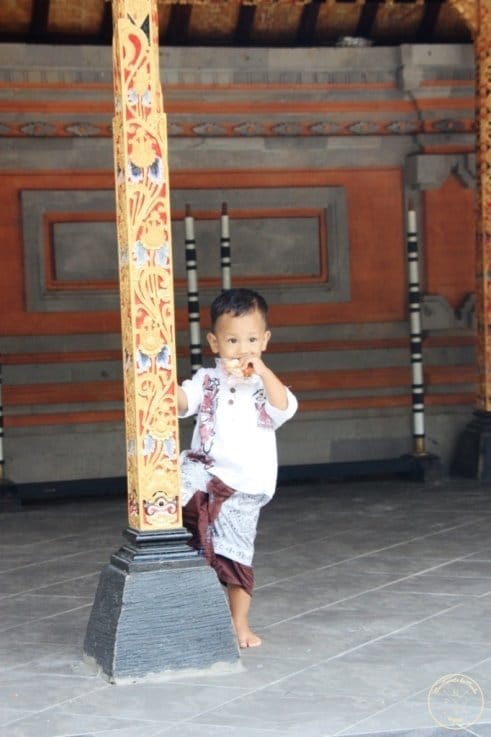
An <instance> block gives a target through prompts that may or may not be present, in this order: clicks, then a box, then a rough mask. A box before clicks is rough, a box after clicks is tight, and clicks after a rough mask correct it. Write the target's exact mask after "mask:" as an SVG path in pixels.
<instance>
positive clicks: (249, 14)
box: [233, 5, 256, 46]
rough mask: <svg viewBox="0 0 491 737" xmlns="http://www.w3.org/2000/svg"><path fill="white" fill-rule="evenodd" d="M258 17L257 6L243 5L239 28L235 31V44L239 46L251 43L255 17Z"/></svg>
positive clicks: (238, 23)
mask: <svg viewBox="0 0 491 737" xmlns="http://www.w3.org/2000/svg"><path fill="white" fill-rule="evenodd" d="M255 15H256V6H255V5H241V7H240V10H239V17H238V20H237V27H236V29H235V35H234V40H233V42H234V44H238V45H239V46H240V45H242V44H247V43H249V41H250V39H251V35H252V28H253V26H254V16H255Z"/></svg>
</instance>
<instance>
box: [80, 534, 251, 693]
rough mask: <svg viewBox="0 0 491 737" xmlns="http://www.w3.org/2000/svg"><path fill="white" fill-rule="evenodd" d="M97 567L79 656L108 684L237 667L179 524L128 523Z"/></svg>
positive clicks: (223, 611) (209, 582)
mask: <svg viewBox="0 0 491 737" xmlns="http://www.w3.org/2000/svg"><path fill="white" fill-rule="evenodd" d="M124 535H125V537H126V538H127V540H128V543H127V544H126V545H124V546H123V547H122V548H121V549H120V550H119V551H118V552H117V553H115V554H114V555H112V556H111V561H110V563H109V564H108V565H107V566H105V568H104V569H103V570H102V572H101V576H100V579H99V586H98V589H97V593H96V596H95V601H94V605H93V608H92V612H91V615H90V618H89V623H88V626H87V633H86V636H85V643H84V660H85V661H86V662H87V663H89V664H90V665H91V666H93V667H98V668H99V669H100V672H101V674H102V675H103V676H104V677H105V678H107V680H109V681H110V682H111V683H133V682H137V681H147V682H152V681H159V680H164V679H165V677H166V676H169V675H172V674H173V675H175V674H176V672H179V673H180V674H182V675H185V674H186V671H189V673H193V674H195V673H196V672H197V671H204V670H209V669H210V668H213V670H214V671H218V672H220V671H236V670H238V669H240V668H241V665H240V655H239V650H238V646H237V642H236V637H235V632H234V629H233V625H232V620H231V617H230V610H229V607H228V602H227V600H226V597H225V594H224V591H223V589H222V586H221V584H220V583H219V581H218V579H217V577H216V574H215V571H214V570H213V569H212V568H210V566H208V565H207V564H206V563H205V561H204V560H203V559H202V558H201V557H199V556H198V555H197V554H196V553H195V552H194V551H193V550H191V548H190V547H189V546H188V545H187V544H186V541H187V540H188V539H189V537H190V536H189V533H188V532H187V531H186V530H185V529H183V528H181V529H179V530H176V531H174V530H172V531H167V532H158V533H141V532H138V531H136V530H132V529H128V530H126V531H125V533H124Z"/></svg>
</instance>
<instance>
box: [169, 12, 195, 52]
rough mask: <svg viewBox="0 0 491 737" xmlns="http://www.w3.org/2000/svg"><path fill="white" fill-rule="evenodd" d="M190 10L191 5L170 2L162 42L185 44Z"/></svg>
mask: <svg viewBox="0 0 491 737" xmlns="http://www.w3.org/2000/svg"><path fill="white" fill-rule="evenodd" d="M192 12H193V6H192V5H180V4H179V5H175V4H172V6H171V10H170V15H169V23H168V24H167V31H166V33H165V38H164V43H168V44H185V43H186V42H187V40H188V35H189V23H190V21H191V13H192Z"/></svg>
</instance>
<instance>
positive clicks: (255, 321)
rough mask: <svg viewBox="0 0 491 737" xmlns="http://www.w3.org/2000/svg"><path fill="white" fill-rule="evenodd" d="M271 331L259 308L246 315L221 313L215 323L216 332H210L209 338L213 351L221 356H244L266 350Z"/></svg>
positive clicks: (258, 354)
mask: <svg viewBox="0 0 491 737" xmlns="http://www.w3.org/2000/svg"><path fill="white" fill-rule="evenodd" d="M270 337H271V333H270V331H269V330H267V329H266V323H265V321H264V317H263V316H262V315H261V313H260V312H259V310H251V311H250V312H247V313H246V314H245V315H232V314H230V313H227V312H226V313H225V314H224V315H220V317H219V318H218V320H217V321H216V324H215V332H214V333H208V335H207V339H208V343H209V346H210V348H211V350H212V351H213V353H218V355H219V356H220V358H242V357H244V356H248V355H251V354H252V355H254V356H260V355H261V353H262V352H263V351H264V350H266V346H267V345H268V341H269V339H270Z"/></svg>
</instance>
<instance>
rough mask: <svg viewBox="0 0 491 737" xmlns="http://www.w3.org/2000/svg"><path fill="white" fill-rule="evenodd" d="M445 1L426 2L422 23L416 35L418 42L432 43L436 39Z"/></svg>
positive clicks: (427, 0) (428, 0) (431, 0)
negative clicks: (435, 35) (439, 18)
mask: <svg viewBox="0 0 491 737" xmlns="http://www.w3.org/2000/svg"><path fill="white" fill-rule="evenodd" d="M443 2H444V0H426V2H425V9H424V13H423V17H422V19H421V23H420V24H419V28H418V30H417V33H416V37H415V40H416V41H427V42H430V41H432V40H433V38H434V34H435V29H436V24H437V23H438V16H439V15H440V11H441V9H442V5H443Z"/></svg>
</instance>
